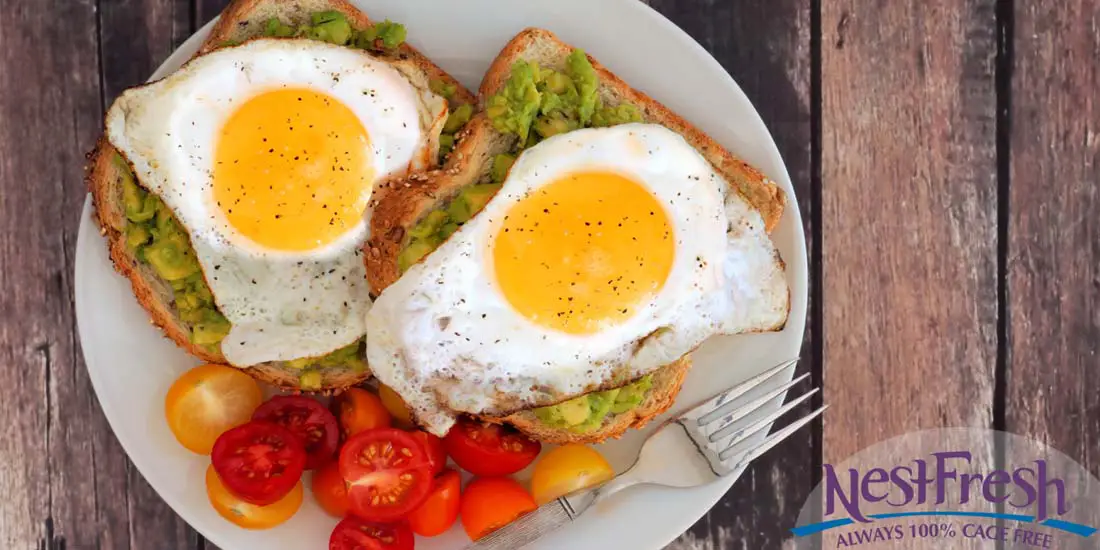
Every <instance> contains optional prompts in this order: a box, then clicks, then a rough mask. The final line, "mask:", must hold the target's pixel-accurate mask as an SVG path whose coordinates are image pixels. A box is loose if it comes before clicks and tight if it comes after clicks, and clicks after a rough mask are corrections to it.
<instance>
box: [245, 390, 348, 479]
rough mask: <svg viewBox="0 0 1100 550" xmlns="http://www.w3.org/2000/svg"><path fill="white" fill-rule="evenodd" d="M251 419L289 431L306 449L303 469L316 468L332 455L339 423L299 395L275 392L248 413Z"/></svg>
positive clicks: (314, 403) (338, 432) (322, 408)
mask: <svg viewBox="0 0 1100 550" xmlns="http://www.w3.org/2000/svg"><path fill="white" fill-rule="evenodd" d="M252 420H262V421H264V422H273V423H275V424H279V425H280V426H283V427H284V428H286V429H288V430H290V431H291V432H293V433H294V435H297V436H298V437H299V438H301V440H302V445H303V446H305V448H306V469H307V470H313V469H316V468H320V467H321V466H323V465H324V464H325V463H326V462H328V461H330V460H332V457H333V456H335V455H336V448H337V447H339V446H340V426H339V425H338V424H337V423H336V417H335V416H333V414H332V413H331V412H329V410H328V409H326V408H325V406H324V405H322V404H320V403H318V402H317V401H314V400H313V399H310V398H308V397H304V396H301V395H276V396H275V397H272V398H271V399H269V400H267V402H266V403H264V404H263V405H260V407H259V408H258V409H256V412H254V413H252Z"/></svg>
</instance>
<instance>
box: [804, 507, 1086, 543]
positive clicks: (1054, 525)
mask: <svg viewBox="0 0 1100 550" xmlns="http://www.w3.org/2000/svg"><path fill="white" fill-rule="evenodd" d="M914 516H952V517H967V518H989V519H1007V520H1013V521H1022V522H1027V523H1030V522H1033V521H1035V516H1024V515H1020V514H997V513H994V512H953V511H948V510H944V511H930V512H897V513H893V514H872V515H871V516H868V517H870V518H873V519H892V518H906V517H914ZM852 523H855V521H854V520H852V519H851V518H843V519H832V520H829V521H823V522H821V523H811V524H809V525H799V526H797V527H794V528H792V529H791V533H793V534H794V536H796V537H804V536H806V535H812V534H814V533H821V532H822V531H828V530H829V529H835V528H837V527H843V526H845V525H851V524H852ZM1040 525H1044V526H1046V527H1050V528H1051V529H1058V530H1059V531H1065V532H1067V533H1072V534H1074V535H1078V536H1081V537H1085V538H1088V537H1091V536H1092V535H1093V534H1095V533H1096V529H1095V528H1093V527H1089V526H1088V525H1082V524H1079V523H1070V522H1068V521H1062V520H1060V519H1048V520H1045V521H1043V522H1042V523H1041V524H1040Z"/></svg>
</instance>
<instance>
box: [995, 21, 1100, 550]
mask: <svg viewBox="0 0 1100 550" xmlns="http://www.w3.org/2000/svg"><path fill="white" fill-rule="evenodd" d="M1015 8H1016V11H1015V17H1014V27H1015V31H1014V32H1013V34H1012V37H1013V38H1014V39H1015V42H1014V59H1015V66H1014V72H1013V74H1012V79H1011V109H1010V111H1009V113H1010V116H1011V130H1012V134H1011V141H1010V148H1009V152H1010V156H1009V175H1010V178H1011V180H1010V181H1011V186H1010V190H1009V195H1008V197H1009V201H1008V250H1007V266H1006V270H1007V275H1008V281H1007V284H1008V288H1007V312H1008V323H1007V324H1008V342H1007V344H1008V346H1007V347H1008V383H1007V388H1006V394H1007V405H1006V411H1005V417H1006V418H1005V420H1006V429H1007V430H1008V431H1010V432H1013V433H1018V434H1021V435H1025V436H1028V437H1031V438H1034V439H1036V440H1039V441H1043V442H1046V443H1049V444H1050V445H1051V446H1053V447H1054V448H1055V449H1058V450H1060V451H1062V452H1064V453H1065V454H1067V455H1069V456H1070V457H1071V458H1073V459H1075V460H1077V461H1078V462H1081V463H1082V464H1084V465H1085V466H1086V467H1088V468H1089V470H1090V471H1091V472H1092V474H1093V475H1100V436H1098V434H1100V392H1098V391H1097V389H1098V388H1100V376H1098V372H1100V371H1098V370H1097V369H1098V367H1100V99H1098V96H1097V89H1100V66H1098V65H1097V59H1098V57H1100V11H1098V9H1097V5H1096V3H1095V2H1092V1H1089V0H1067V1H1063V2H1018V3H1016V4H1015ZM1097 516H1100V511H1095V512H1094V517H1093V521H1096V519H1097ZM1078 519H1084V518H1078ZM1093 524H1095V523H1093ZM1066 542H1067V543H1068V542H1069V541H1066ZM1060 544H1061V543H1060ZM1091 544H1095V543H1094V542H1093V543H1091ZM1067 547H1069V546H1067Z"/></svg>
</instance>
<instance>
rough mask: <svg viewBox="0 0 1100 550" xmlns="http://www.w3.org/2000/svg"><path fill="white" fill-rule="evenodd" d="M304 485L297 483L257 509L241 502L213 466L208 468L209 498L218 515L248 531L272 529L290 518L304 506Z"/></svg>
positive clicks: (207, 491) (207, 492)
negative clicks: (276, 498)
mask: <svg viewBox="0 0 1100 550" xmlns="http://www.w3.org/2000/svg"><path fill="white" fill-rule="evenodd" d="M302 493H303V491H302V483H301V482H298V483H297V484H295V485H294V488H293V489H291V490H290V492H289V493H287V494H286V496H285V497H283V498H281V499H279V500H276V501H275V502H273V503H271V504H268V505H267V506H256V505H255V504H250V503H248V502H245V501H244V500H241V499H240V498H238V497H237V496H236V495H234V494H233V493H230V492H229V489H226V488H225V484H223V483H222V480H221V478H219V477H218V473H217V472H215V471H214V465H213V464H211V465H210V467H208V468H207V469H206V496H207V497H209V498H210V504H211V505H213V506H214V510H216V511H217V512H218V514H219V515H220V516H221V517H223V518H225V519H227V520H229V521H231V522H233V524H235V525H237V526H239V527H244V528H245V529H270V528H272V527H275V526H276V525H279V524H281V523H283V522H285V521H286V520H288V519H290V518H291V517H292V516H293V515H294V514H295V512H297V511H298V508H299V507H301V506H302Z"/></svg>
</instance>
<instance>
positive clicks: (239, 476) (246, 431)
mask: <svg viewBox="0 0 1100 550" xmlns="http://www.w3.org/2000/svg"><path fill="white" fill-rule="evenodd" d="M210 458H211V461H212V462H213V463H214V470H215V471H217V473H218V477H219V478H220V479H221V480H222V484H224V485H225V488H226V489H229V492H231V493H233V494H234V495H237V497H239V498H240V499H241V500H244V501H246V502H249V503H251V504H255V505H257V506H266V505H268V504H272V503H274V502H276V501H277V500H279V499H281V498H283V497H284V496H286V494H287V493H289V492H290V490H291V489H293V488H294V486H295V485H297V483H298V480H299V479H301V477H302V470H303V469H305V465H306V450H305V448H304V447H303V446H302V442H301V440H300V439H298V436H296V435H294V433H292V432H291V431H290V430H288V429H286V428H284V427H282V426H280V425H278V424H274V423H271V422H257V421H255V420H253V421H251V422H248V423H247V424H243V425H241V426H237V427H236V428H233V429H232V430H229V431H227V432H225V433H224V434H222V435H221V437H219V438H218V440H217V441H215V442H214V449H213V451H212V452H211V456H210Z"/></svg>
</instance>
